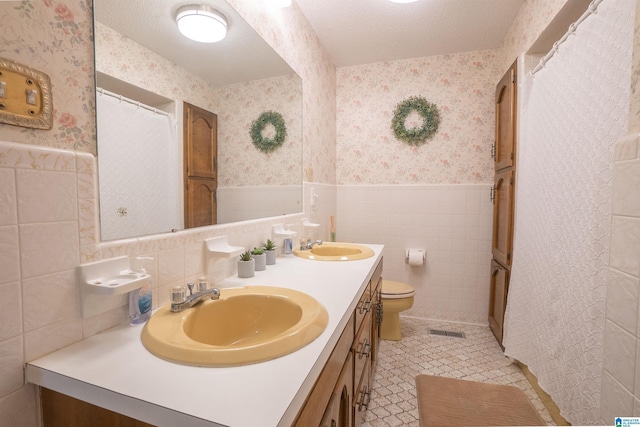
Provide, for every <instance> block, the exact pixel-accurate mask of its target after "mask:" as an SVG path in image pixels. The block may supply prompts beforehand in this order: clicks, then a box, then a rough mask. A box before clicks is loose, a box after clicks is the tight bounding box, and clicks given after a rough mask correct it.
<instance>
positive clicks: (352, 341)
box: [294, 260, 382, 427]
mask: <svg viewBox="0 0 640 427" xmlns="http://www.w3.org/2000/svg"><path fill="white" fill-rule="evenodd" d="M381 286H382V260H380V262H379V264H378V265H377V266H376V269H375V270H374V273H373V275H372V276H371V280H370V281H369V283H368V284H367V287H366V288H365V290H364V291H363V293H362V295H361V296H360V299H359V300H358V303H357V304H356V308H355V310H354V313H353V315H352V316H351V319H350V320H349V323H348V324H347V326H346V327H345V330H344V332H343V333H342V335H341V336H340V339H339V340H338V344H336V347H335V348H334V350H333V352H332V353H331V356H330V357H329V361H328V362H327V364H326V365H325V368H324V369H323V370H322V372H321V374H320V376H319V377H318V380H317V381H316V384H315V386H314V388H313V390H312V391H311V393H310V394H309V397H308V398H307V401H306V402H305V404H304V406H303V408H302V409H301V411H300V413H299V415H298V418H297V419H296V422H295V424H294V425H295V426H299V427H308V426H317V425H320V426H323V427H324V426H325V425H326V426H354V427H356V426H360V425H361V424H362V420H363V417H364V414H365V411H366V410H367V407H368V405H369V401H370V400H371V382H372V380H373V372H374V368H375V363H376V361H377V351H378V348H379V342H380V321H381V320H382V317H381V316H382V306H381V304H382V300H381ZM377 304H380V306H379V308H378V305H377ZM347 344H348V345H349V349H348V351H347V353H348V354H346V356H345V352H344V347H345V346H346V345H347ZM340 361H342V363H343V364H342V370H341V371H339V372H340V375H339V376H338V378H337V379H336V375H337V374H335V372H336V368H335V366H337V365H338V364H339V363H340ZM330 366H333V368H331V367H330ZM347 377H348V379H347ZM347 382H350V384H351V386H350V387H347ZM346 403H349V405H350V406H349V411H348V412H349V420H348V422H347V421H346V420H345V418H344V410H345V409H344V408H345V406H344V405H345V404H346ZM332 422H333V423H335V424H332Z"/></svg>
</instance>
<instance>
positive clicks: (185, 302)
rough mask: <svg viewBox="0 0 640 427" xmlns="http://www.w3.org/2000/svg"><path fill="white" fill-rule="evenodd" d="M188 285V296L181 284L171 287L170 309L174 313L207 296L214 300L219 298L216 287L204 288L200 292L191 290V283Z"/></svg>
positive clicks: (218, 291) (191, 305)
mask: <svg viewBox="0 0 640 427" xmlns="http://www.w3.org/2000/svg"><path fill="white" fill-rule="evenodd" d="M187 286H188V287H189V294H190V295H189V296H186V293H185V289H184V287H183V286H178V287H176V288H173V291H172V292H171V311H172V312H174V313H179V312H181V311H184V310H186V309H188V308H191V307H193V306H194V305H196V304H198V303H200V302H202V301H204V300H206V299H207V298H211V299H213V300H216V299H218V298H220V290H219V289H217V288H211V289H205V290H202V291H200V292H196V293H195V294H194V293H192V292H193V283H189V284H187Z"/></svg>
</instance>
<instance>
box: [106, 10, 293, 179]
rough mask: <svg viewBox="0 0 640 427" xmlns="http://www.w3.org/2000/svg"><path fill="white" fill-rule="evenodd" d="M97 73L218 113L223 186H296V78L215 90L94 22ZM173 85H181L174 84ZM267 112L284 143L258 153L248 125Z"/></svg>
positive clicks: (257, 82)
mask: <svg viewBox="0 0 640 427" xmlns="http://www.w3.org/2000/svg"><path fill="white" fill-rule="evenodd" d="M96 69H97V70H98V71H99V72H102V73H104V74H107V75H109V76H112V77H115V78H117V79H119V80H122V81H126V82H127V83H130V84H133V85H135V86H137V87H141V88H144V89H146V90H148V91H150V92H153V93H156V94H158V95H162V96H163V97H165V98H168V99H173V100H175V101H176V102H178V103H181V102H182V101H186V102H189V103H191V104H193V105H196V106H198V107H201V108H204V109H205V110H208V111H212V112H214V113H216V114H217V115H218V156H219V158H218V165H219V170H218V173H219V174H218V179H219V183H220V185H221V186H223V187H226V186H236V187H241V186H258V185H295V184H298V185H299V184H300V181H301V179H302V168H301V159H302V139H301V138H302V122H301V119H300V117H301V115H302V92H301V82H300V79H299V78H298V76H296V75H291V76H283V77H278V78H271V79H264V80H257V81H251V82H245V83H241V84H235V85H229V86H225V87H220V88H218V87H215V86H213V85H211V84H209V83H207V82H205V81H204V80H202V79H201V78H199V77H197V76H195V75H193V74H191V73H189V72H187V71H186V70H184V69H182V68H180V67H179V66H177V65H175V64H173V63H172V62H171V61H168V60H167V59H165V58H163V57H161V56H158V55H157V54H155V53H154V52H152V51H150V50H148V49H147V48H145V47H143V46H141V45H139V44H138V43H136V42H134V41H133V40H131V39H129V38H127V37H125V36H123V35H122V34H120V33H118V32H116V31H114V30H113V29H111V28H109V27H106V26H104V25H102V24H100V23H96ZM176 81H180V82H183V83H182V84H180V85H176ZM123 95H125V96H126V95H127V94H123ZM266 110H274V111H278V112H279V113H280V114H282V116H283V118H284V119H285V122H286V125H287V139H286V140H285V143H284V144H283V146H282V147H280V148H279V149H277V150H275V151H274V152H272V153H269V154H264V153H262V152H260V151H259V150H257V149H256V148H255V147H254V146H253V144H252V143H251V138H250V136H249V129H250V126H251V123H252V122H253V120H255V119H256V118H257V117H258V116H259V115H260V114H261V113H262V112H263V111H266ZM268 131H269V128H265V132H268ZM265 135H266V134H265ZM266 136H268V135H266Z"/></svg>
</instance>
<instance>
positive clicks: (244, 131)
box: [214, 74, 302, 187]
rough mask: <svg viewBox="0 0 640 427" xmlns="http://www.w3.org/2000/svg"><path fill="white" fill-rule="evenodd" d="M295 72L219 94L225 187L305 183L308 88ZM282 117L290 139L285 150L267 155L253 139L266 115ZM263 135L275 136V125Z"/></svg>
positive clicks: (221, 173) (220, 162)
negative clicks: (304, 126)
mask: <svg viewBox="0 0 640 427" xmlns="http://www.w3.org/2000/svg"><path fill="white" fill-rule="evenodd" d="M300 83H301V82H300V78H298V76H296V75H295V74H292V75H290V76H284V77H276V78H271V79H263V80H254V81H250V82H246V83H240V84H235V85H229V86H224V87H221V88H218V89H216V90H215V91H214V93H215V95H214V96H215V98H216V99H217V103H218V105H219V109H218V111H219V114H218V156H219V157H218V165H219V166H218V167H219V169H218V172H219V184H220V186H221V187H229V186H231V187H239V186H262V185H300V182H301V181H302V168H301V167H300V165H301V160H302V120H301V117H302V114H301V113H302V111H301V109H302V86H301V84H300ZM268 110H271V111H276V112H278V113H280V114H281V115H282V118H283V119H284V121H285V125H286V127H287V136H286V138H285V140H284V143H283V144H282V146H280V147H278V148H277V149H276V150H274V151H272V152H270V153H263V152H262V151H260V150H258V149H257V148H256V147H255V146H254V145H253V143H252V141H251V137H250V136H249V130H250V128H251V124H252V122H253V121H254V120H256V119H257V118H258V117H259V116H260V114H262V113H263V112H264V111H268ZM262 133H263V135H264V136H265V137H267V138H273V137H274V136H275V129H274V128H273V126H269V125H267V126H265V127H264V129H263V131H262Z"/></svg>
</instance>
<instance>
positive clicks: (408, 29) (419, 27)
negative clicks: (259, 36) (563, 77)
mask: <svg viewBox="0 0 640 427" xmlns="http://www.w3.org/2000/svg"><path fill="white" fill-rule="evenodd" d="M294 1H295V2H296V3H297V4H298V6H299V7H300V9H301V10H302V12H303V13H304V15H305V16H306V17H307V19H308V20H309V22H310V23H311V26H312V27H313V29H314V30H315V32H316V34H317V35H318V37H319V38H320V41H321V43H322V44H323V45H324V47H325V48H326V49H327V51H328V52H329V55H330V57H331V59H332V61H333V63H334V64H335V65H336V66H337V67H342V66H348V65H357V64H367V63H372V62H379V61H387V60H395V59H403V58H413V57H420V56H430V55H440V54H447V53H456V52H467V51H472V50H482V49H494V48H498V47H500V45H501V44H502V40H503V39H504V36H505V34H506V33H507V30H508V29H509V27H510V26H511V23H512V22H513V20H514V18H515V17H516V15H517V13H518V10H519V9H520V7H521V6H522V4H523V3H524V2H525V0H418V1H417V2H415V3H408V4H398V3H392V2H391V1H389V0H294Z"/></svg>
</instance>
